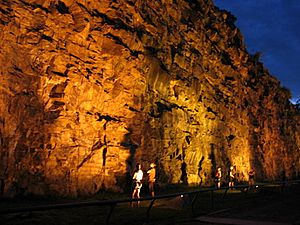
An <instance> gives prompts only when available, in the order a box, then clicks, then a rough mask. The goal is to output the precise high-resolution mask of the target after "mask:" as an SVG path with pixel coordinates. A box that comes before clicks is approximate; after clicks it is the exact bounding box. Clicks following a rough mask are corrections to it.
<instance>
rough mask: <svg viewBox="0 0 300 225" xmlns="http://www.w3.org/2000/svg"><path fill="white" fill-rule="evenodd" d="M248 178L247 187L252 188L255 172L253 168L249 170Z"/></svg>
mask: <svg viewBox="0 0 300 225" xmlns="http://www.w3.org/2000/svg"><path fill="white" fill-rule="evenodd" d="M248 176H249V187H250V188H252V187H253V186H254V176H255V171H254V169H253V168H251V169H250V171H249V172H248Z"/></svg>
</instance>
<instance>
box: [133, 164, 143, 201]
mask: <svg viewBox="0 0 300 225" xmlns="http://www.w3.org/2000/svg"><path fill="white" fill-rule="evenodd" d="M142 179H143V171H142V166H141V164H139V163H138V164H137V165H136V170H135V172H134V174H133V177H132V180H133V181H134V189H133V192H132V198H135V197H136V198H140V192H141V188H142ZM138 204H139V202H138Z"/></svg>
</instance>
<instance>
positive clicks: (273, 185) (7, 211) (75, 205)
mask: <svg viewBox="0 0 300 225" xmlns="http://www.w3.org/2000/svg"><path fill="white" fill-rule="evenodd" d="M299 183H300V180H293V181H285V182H276V183H260V184H256V186H255V187H250V186H249V185H237V186H234V187H221V188H219V189H217V188H205V189H204V188H203V189H200V190H195V191H189V192H179V193H174V194H167V195H158V196H154V197H142V198H139V199H136V198H135V199H132V198H127V199H116V200H104V201H98V200H97V201H96V200H95V201H86V202H74V203H62V204H51V205H41V206H32V207H26V208H25V207H24V208H10V209H4V210H0V215H5V214H11V213H23V212H34V211H48V210H53V209H68V208H78V207H90V206H99V207H101V206H110V210H109V212H108V214H107V217H106V224H107V225H108V224H109V222H110V218H111V215H112V213H113V211H114V208H115V207H116V206H117V205H118V204H122V203H134V202H143V201H148V202H150V204H149V206H148V208H147V211H146V223H147V222H149V219H150V211H151V209H152V208H153V205H154V202H155V201H156V200H159V199H169V198H173V197H183V196H189V197H192V198H190V199H191V201H189V205H190V207H191V210H192V213H193V215H194V206H195V202H196V200H197V198H198V196H199V194H200V193H205V192H210V193H211V206H212V207H213V206H214V193H215V192H216V191H217V190H224V193H223V197H222V199H223V200H224V199H225V198H226V195H227V192H228V190H229V189H231V188H234V189H240V190H243V191H244V193H245V194H247V193H248V190H249V188H264V189H270V190H272V191H273V190H275V189H278V190H280V191H282V190H283V189H284V188H285V187H288V186H291V185H295V184H299Z"/></svg>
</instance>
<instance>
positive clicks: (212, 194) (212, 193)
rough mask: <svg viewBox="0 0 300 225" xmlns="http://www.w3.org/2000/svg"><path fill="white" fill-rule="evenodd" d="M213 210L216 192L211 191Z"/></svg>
mask: <svg viewBox="0 0 300 225" xmlns="http://www.w3.org/2000/svg"><path fill="white" fill-rule="evenodd" d="M211 208H212V209H213V208H214V190H211Z"/></svg>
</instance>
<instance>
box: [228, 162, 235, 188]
mask: <svg viewBox="0 0 300 225" xmlns="http://www.w3.org/2000/svg"><path fill="white" fill-rule="evenodd" d="M234 179H235V177H234V171H233V166H231V167H230V168H229V183H228V186H229V187H231V189H232V188H233V186H234Z"/></svg>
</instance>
